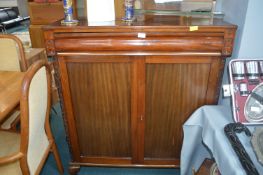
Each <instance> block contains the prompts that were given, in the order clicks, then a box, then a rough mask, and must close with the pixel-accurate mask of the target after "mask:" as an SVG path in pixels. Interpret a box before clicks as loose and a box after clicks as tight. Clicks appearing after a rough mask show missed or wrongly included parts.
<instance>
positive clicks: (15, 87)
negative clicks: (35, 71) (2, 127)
mask: <svg viewBox="0 0 263 175" xmlns="http://www.w3.org/2000/svg"><path fill="white" fill-rule="evenodd" d="M24 74H25V73H23V72H13V71H0V123H1V122H2V121H3V120H4V119H5V117H6V116H7V114H8V113H9V112H11V111H12V110H13V109H14V108H15V107H16V106H17V105H18V104H19V100H20V89H21V83H22V79H23V77H24Z"/></svg>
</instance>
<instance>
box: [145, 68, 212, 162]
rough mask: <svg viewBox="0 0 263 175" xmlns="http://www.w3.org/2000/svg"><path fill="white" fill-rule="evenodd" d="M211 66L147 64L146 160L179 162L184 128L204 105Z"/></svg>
mask: <svg viewBox="0 0 263 175" xmlns="http://www.w3.org/2000/svg"><path fill="white" fill-rule="evenodd" d="M209 73H210V64H208V63H201V64H196V63H195V64H148V65H147V68H146V118H145V158H146V159H151V158H168V159H169V158H170V159H179V158H180V151H181V144H182V134H183V133H182V125H183V123H184V122H185V121H186V120H187V118H188V117H189V116H190V115H191V114H192V112H194V110H195V109H196V108H198V107H199V106H202V105H203V104H204V103H205V99H206V91H207V84H208V77H209Z"/></svg>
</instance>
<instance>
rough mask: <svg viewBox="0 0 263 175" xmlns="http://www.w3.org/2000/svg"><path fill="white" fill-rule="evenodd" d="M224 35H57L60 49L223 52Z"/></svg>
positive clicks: (59, 50) (58, 48) (58, 49)
mask: <svg viewBox="0 0 263 175" xmlns="http://www.w3.org/2000/svg"><path fill="white" fill-rule="evenodd" d="M223 46H224V39H223V37H222V36H219V34H218V35H213V36H209V35H207V34H203V35H201V36H200V34H199V36H188V35H186V34H185V35H183V34H182V35H175V34H174V35H172V34H171V35H161V34H147V33H133V34H107V35H104V34H100V35H98V34H85V33H84V34H83V33H81V34H79V35H77V34H73V35H69V34H67V36H66V35H63V34H62V35H57V36H56V35H55V48H56V50H57V51H58V52H72V51H73V52H74V51H81V52H85V51H118V50H119V51H190V52H191V51H197V52H202V51H221V50H222V48H223Z"/></svg>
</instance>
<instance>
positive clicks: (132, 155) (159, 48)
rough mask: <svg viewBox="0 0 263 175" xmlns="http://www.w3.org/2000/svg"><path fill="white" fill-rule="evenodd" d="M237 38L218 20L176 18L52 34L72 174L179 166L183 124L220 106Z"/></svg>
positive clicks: (55, 29)
mask: <svg viewBox="0 0 263 175" xmlns="http://www.w3.org/2000/svg"><path fill="white" fill-rule="evenodd" d="M206 20H208V21H206ZM192 25H194V29H195V30H194V31H193V30H192V29H193V26H192ZM235 31H236V26H234V25H231V24H227V23H224V22H222V21H220V20H217V19H215V20H214V21H213V23H211V21H210V20H209V19H193V20H192V21H188V22H187V23H186V22H185V20H182V17H177V16H149V17H146V21H145V22H138V23H137V22H134V23H132V25H129V24H125V23H123V22H122V21H116V22H115V25H114V26H88V24H87V23H86V21H80V24H79V25H78V26H75V27H67V26H60V25H59V23H55V24H53V25H50V26H48V27H45V39H46V47H47V52H48V54H49V55H50V56H54V57H55V58H56V60H57V66H56V71H57V75H58V79H59V81H60V85H61V87H60V93H61V96H62V97H63V98H62V104H63V111H64V121H65V125H66V130H67V134H68V138H69V145H70V149H71V153H72V163H71V168H72V170H73V169H74V168H75V169H76V167H78V166H79V165H100V166H101V165H105V166H107V165H108V166H109V165H110V166H112V165H113V166H145V167H147V166H148V167H153V166H154V167H179V164H180V151H181V146H182V137H183V135H182V125H183V123H184V122H185V121H186V120H187V119H188V117H189V116H190V115H191V114H192V112H194V110H195V109H197V108H198V107H200V106H202V105H205V104H216V103H217V99H218V94H219V86H220V81H221V75H222V70H223V67H224V61H225V58H226V57H227V56H230V55H231V52H232V46H233V40H234V37H235ZM211 117H212V116H211Z"/></svg>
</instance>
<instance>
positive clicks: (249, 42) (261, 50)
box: [219, 0, 263, 105]
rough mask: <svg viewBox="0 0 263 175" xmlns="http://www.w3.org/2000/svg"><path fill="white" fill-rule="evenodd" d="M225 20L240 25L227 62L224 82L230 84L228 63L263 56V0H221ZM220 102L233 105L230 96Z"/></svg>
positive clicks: (220, 99)
mask: <svg viewBox="0 0 263 175" xmlns="http://www.w3.org/2000/svg"><path fill="white" fill-rule="evenodd" d="M221 1H222V2H221V3H222V4H221V7H222V11H223V12H224V13H225V14H226V15H225V18H224V20H225V21H227V22H230V23H233V24H236V25H238V30H237V35H236V39H235V46H234V50H233V54H232V57H231V58H229V59H228V60H227V62H226V66H225V71H224V76H223V83H222V84H229V78H228V77H229V75H228V71H227V68H228V67H227V65H228V62H229V61H230V59H235V58H260V57H261V58H263V44H262V42H263V30H262V28H263V20H262V18H261V11H262V9H261V8H262V7H263V1H262V0H221ZM219 104H223V105H231V104H230V98H222V93H221V94H220V98H219Z"/></svg>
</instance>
